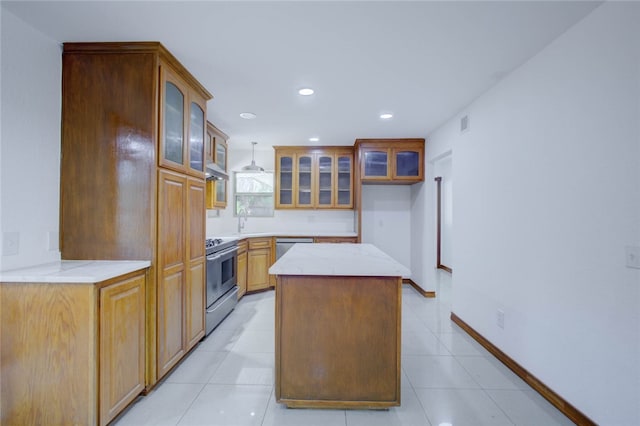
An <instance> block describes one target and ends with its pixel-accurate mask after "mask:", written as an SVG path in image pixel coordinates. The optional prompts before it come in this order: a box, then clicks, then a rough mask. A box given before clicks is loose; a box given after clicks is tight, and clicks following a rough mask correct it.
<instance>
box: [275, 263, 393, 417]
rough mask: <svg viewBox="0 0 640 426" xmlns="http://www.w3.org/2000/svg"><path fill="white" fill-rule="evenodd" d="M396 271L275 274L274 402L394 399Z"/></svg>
mask: <svg viewBox="0 0 640 426" xmlns="http://www.w3.org/2000/svg"><path fill="white" fill-rule="evenodd" d="M401 284H402V281H401V278H400V277H343V276H278V282H277V286H276V348H275V350H276V400H277V401H278V402H282V403H284V404H286V405H288V406H305V407H363V408H365V407H371V408H376V407H378V408H380V407H389V406H396V405H400V371H401V370H400V341H401V336H400V321H401V295H402V291H401Z"/></svg>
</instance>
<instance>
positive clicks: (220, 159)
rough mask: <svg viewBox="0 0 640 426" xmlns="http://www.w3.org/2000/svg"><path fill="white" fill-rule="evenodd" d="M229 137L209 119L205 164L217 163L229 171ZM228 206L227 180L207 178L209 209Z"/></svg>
mask: <svg viewBox="0 0 640 426" xmlns="http://www.w3.org/2000/svg"><path fill="white" fill-rule="evenodd" d="M227 139H229V137H228V136H227V135H226V134H225V133H223V132H222V131H221V130H220V129H218V128H217V127H216V126H214V125H213V124H212V123H211V122H209V121H207V138H206V142H205V149H204V153H205V164H206V163H215V164H216V165H218V167H220V168H221V169H222V170H224V171H225V172H227V166H228V164H227V150H228V147H227ZM226 207H227V181H226V180H224V179H210V180H207V209H224V208H226Z"/></svg>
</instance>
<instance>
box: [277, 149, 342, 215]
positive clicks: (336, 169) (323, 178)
mask: <svg viewBox="0 0 640 426" xmlns="http://www.w3.org/2000/svg"><path fill="white" fill-rule="evenodd" d="M275 150H276V209H352V208H353V149H351V148H344V147H321V148H320V147H300V146H298V147H275Z"/></svg>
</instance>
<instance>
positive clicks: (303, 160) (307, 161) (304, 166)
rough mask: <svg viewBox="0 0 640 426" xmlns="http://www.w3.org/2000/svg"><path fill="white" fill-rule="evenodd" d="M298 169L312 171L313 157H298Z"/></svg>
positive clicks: (305, 171) (304, 171)
mask: <svg viewBox="0 0 640 426" xmlns="http://www.w3.org/2000/svg"><path fill="white" fill-rule="evenodd" d="M298 171H299V172H303V173H307V172H308V173H311V157H300V158H298Z"/></svg>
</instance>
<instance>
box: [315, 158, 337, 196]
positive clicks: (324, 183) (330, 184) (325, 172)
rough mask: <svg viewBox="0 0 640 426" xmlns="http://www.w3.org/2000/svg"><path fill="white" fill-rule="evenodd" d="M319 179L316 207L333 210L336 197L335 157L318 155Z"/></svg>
mask: <svg viewBox="0 0 640 426" xmlns="http://www.w3.org/2000/svg"><path fill="white" fill-rule="evenodd" d="M316 161H317V164H318V167H317V169H316V170H317V175H316V176H317V179H318V190H317V192H316V194H317V195H316V200H315V203H316V206H317V207H319V208H331V207H333V206H334V204H335V196H334V180H335V178H334V176H335V173H334V156H333V154H332V153H330V154H318V156H317V157H316Z"/></svg>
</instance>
